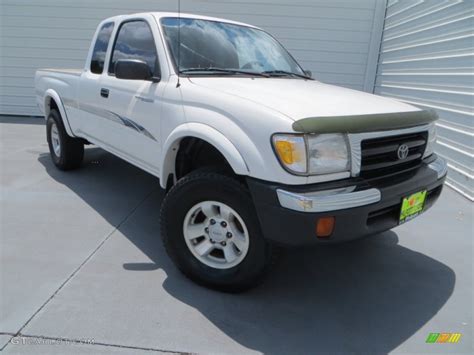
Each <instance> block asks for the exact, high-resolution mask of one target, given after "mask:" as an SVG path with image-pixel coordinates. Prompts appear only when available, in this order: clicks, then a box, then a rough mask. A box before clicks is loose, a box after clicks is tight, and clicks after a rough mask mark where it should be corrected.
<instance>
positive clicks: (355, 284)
mask: <svg viewBox="0 0 474 355" xmlns="http://www.w3.org/2000/svg"><path fill="white" fill-rule="evenodd" d="M39 161H40V162H41V163H42V164H43V165H44V167H45V168H46V170H47V172H48V173H49V175H50V176H51V177H52V178H53V179H55V180H56V181H58V182H59V183H61V184H64V185H66V186H68V187H69V188H70V189H71V190H73V191H74V192H75V193H76V194H77V195H78V196H80V197H81V198H82V199H83V200H84V201H85V202H87V203H88V204H89V205H90V206H91V207H92V208H94V209H95V210H96V211H97V212H98V213H100V214H101V215H102V216H103V217H104V218H105V219H109V218H110V214H111V210H113V208H112V207H113V206H109V205H106V204H105V205H104V203H103V202H102V203H98V202H97V201H98V200H97V198H96V197H97V194H105V195H107V194H120V193H124V194H130V193H133V191H134V189H133V186H134V185H135V184H148V185H149V186H150V191H153V190H154V189H156V188H157V187H158V181H157V180H156V179H155V178H154V177H152V176H150V175H148V174H147V173H145V172H142V171H141V170H139V169H137V168H135V167H133V166H131V165H129V164H127V163H125V162H123V161H122V160H120V159H118V158H116V157H114V156H112V155H110V154H108V153H106V152H103V151H102V150H100V149H97V148H92V149H88V150H87V153H86V159H85V163H84V167H83V168H82V169H81V170H78V171H75V172H71V173H64V172H60V171H58V170H56V169H55V168H54V167H53V165H52V163H51V161H50V158H49V156H47V155H41V156H40V157H39ZM151 196H152V197H150V198H151V199H152V201H149V206H148V208H151V210H153V212H150V211H148V212H145V213H139V214H138V215H137V216H136V219H137V223H140V225H141V228H143V231H144V233H140V232H138V233H137V229H136V228H127V227H126V225H124V226H123V228H120V230H121V232H122V233H123V234H124V235H125V236H126V237H127V238H128V239H129V240H130V241H131V242H132V243H133V244H135V245H136V246H137V247H138V248H139V249H140V250H141V251H142V252H143V253H144V254H146V255H147V256H148V257H149V259H150V260H151V262H150V263H130V262H128V261H127V260H124V264H123V267H124V268H125V269H126V270H128V271H130V272H136V273H139V272H146V271H147V270H154V269H157V268H161V269H163V270H164V271H165V272H166V274H167V276H168V277H167V279H166V281H165V282H164V284H163V288H164V289H165V290H166V292H168V293H169V294H170V295H171V296H172V297H174V298H176V299H178V300H179V301H181V302H184V303H186V304H188V305H189V306H191V307H193V308H195V309H197V310H199V311H200V312H201V313H202V314H203V315H204V316H205V317H206V318H207V319H209V321H211V322H212V323H213V324H214V325H215V326H216V327H218V328H219V329H220V331H222V332H223V333H225V334H226V335H227V336H229V337H231V338H232V339H233V340H235V341H236V342H238V343H240V344H241V345H243V346H245V347H247V348H250V349H254V350H257V351H261V352H263V353H292V354H296V353H312V352H315V351H316V352H331V353H334V352H342V351H344V352H356V353H371V352H383V353H385V352H389V351H391V350H393V349H394V348H396V347H397V346H398V345H400V344H401V343H402V342H404V341H405V340H406V339H407V338H409V337H410V336H411V335H413V334H414V333H415V332H416V331H417V330H418V329H419V328H420V327H421V326H423V325H424V324H425V323H426V322H427V321H428V320H430V319H431V318H432V317H433V316H434V315H435V314H436V313H437V312H438V311H439V310H440V308H441V307H442V306H443V304H444V303H445V302H446V301H447V300H448V299H449V297H450V295H451V293H452V291H453V288H454V283H455V274H454V272H453V271H452V270H451V269H450V268H449V267H447V266H446V265H444V264H442V263H440V262H438V261H436V260H434V259H432V258H429V257H427V256H426V255H423V254H420V253H418V252H414V251H412V250H410V249H407V248H405V247H403V246H400V245H398V237H397V235H396V234H395V233H394V232H386V233H383V234H380V235H378V236H374V237H372V238H367V239H364V240H360V241H357V242H352V243H349V244H344V245H337V246H324V247H320V248H314V249H293V250H288V251H285V252H284V253H283V255H282V258H281V260H280V261H279V263H278V264H277V265H276V267H275V268H274V270H273V272H272V273H271V275H269V277H268V279H267V280H266V282H265V283H264V284H263V285H262V286H260V287H258V288H256V289H254V290H251V291H249V292H247V293H245V294H241V295H228V294H222V293H217V292H213V291H210V290H207V289H204V288H201V287H199V286H196V285H194V284H193V283H191V281H188V280H186V279H185V278H184V277H183V276H182V275H181V274H180V273H179V272H178V271H177V270H176V269H175V267H174V266H173V264H172V263H171V261H170V260H169V259H168V257H167V256H166V254H165V252H164V250H163V247H162V244H161V240H160V236H159V222H158V220H157V216H158V210H159V208H160V203H161V199H162V197H163V193H161V192H157V193H155V194H153V195H151ZM348 227H349V228H350V226H348ZM117 282H120V281H119V280H117ZM150 331H152V330H150ZM177 331H178V330H177ZM183 336H192V334H188V335H186V334H183Z"/></svg>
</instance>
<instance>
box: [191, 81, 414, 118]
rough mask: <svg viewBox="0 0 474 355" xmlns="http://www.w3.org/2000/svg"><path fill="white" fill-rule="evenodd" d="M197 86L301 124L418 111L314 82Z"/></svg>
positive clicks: (256, 82)
mask: <svg viewBox="0 0 474 355" xmlns="http://www.w3.org/2000/svg"><path fill="white" fill-rule="evenodd" d="M190 81H191V82H192V83H194V84H196V85H199V86H203V87H206V88H208V89H212V90H215V91H217V92H220V93H222V92H224V93H227V94H229V95H233V96H235V97H239V98H241V99H247V100H249V101H252V102H254V103H256V104H260V105H262V106H265V107H267V108H269V109H272V110H275V111H278V112H280V113H281V114H283V115H285V116H287V117H289V118H291V119H293V120H299V119H303V118H307V117H333V116H358V115H373V114H384V113H394V112H411V111H418V110H419V109H417V108H416V107H414V106H411V105H408V104H404V103H401V102H398V101H395V100H392V99H388V98H384V97H381V96H376V95H372V94H368V93H365V92H361V91H356V90H351V89H347V88H342V87H339V86H334V85H327V84H323V83H321V82H318V81H314V80H300V79H283V78H241V77H232V78H229V77H225V78H221V77H219V78H215V77H212V78H210V77H205V78H203V77H192V78H190Z"/></svg>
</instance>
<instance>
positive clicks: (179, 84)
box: [176, 0, 181, 88]
mask: <svg viewBox="0 0 474 355" xmlns="http://www.w3.org/2000/svg"><path fill="white" fill-rule="evenodd" d="M180 71H181V0H178V82H177V83H176V87H177V88H179V87H180V86H181V79H180Z"/></svg>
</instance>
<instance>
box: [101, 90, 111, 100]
mask: <svg viewBox="0 0 474 355" xmlns="http://www.w3.org/2000/svg"><path fill="white" fill-rule="evenodd" d="M100 96H102V97H105V98H108V97H109V89H100Z"/></svg>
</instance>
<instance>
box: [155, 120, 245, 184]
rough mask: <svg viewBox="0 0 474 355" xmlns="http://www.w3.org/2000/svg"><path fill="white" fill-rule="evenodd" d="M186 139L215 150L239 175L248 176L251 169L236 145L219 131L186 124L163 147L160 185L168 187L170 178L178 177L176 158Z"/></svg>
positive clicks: (173, 133)
mask: <svg viewBox="0 0 474 355" xmlns="http://www.w3.org/2000/svg"><path fill="white" fill-rule="evenodd" d="M186 138H197V139H200V140H203V141H204V142H206V143H208V144H209V145H211V146H212V147H213V148H215V149H216V150H217V151H218V152H219V153H220V154H221V155H222V156H223V157H224V159H225V160H226V162H227V163H228V165H229V166H230V167H231V168H232V170H233V172H234V173H235V174H237V175H248V174H249V168H248V166H247V164H246V162H245V160H244V158H243V157H242V155H241V153H240V152H239V150H238V149H237V148H236V147H235V145H234V144H233V143H232V142H231V141H230V140H229V139H228V138H227V137H226V136H224V135H223V134H222V133H221V132H219V131H218V130H216V129H214V128H212V127H210V126H208V125H205V124H202V123H195V122H192V123H185V124H182V125H180V126H178V127H176V128H175V129H174V130H173V131H172V132H171V134H170V135H169V136H168V138H167V139H166V141H165V143H164V146H163V159H162V162H161V167H160V184H161V186H162V187H163V188H166V187H167V184H168V181H169V177H170V176H176V158H177V154H178V151H179V148H180V144H181V142H182V141H183V140H184V139H186Z"/></svg>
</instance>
